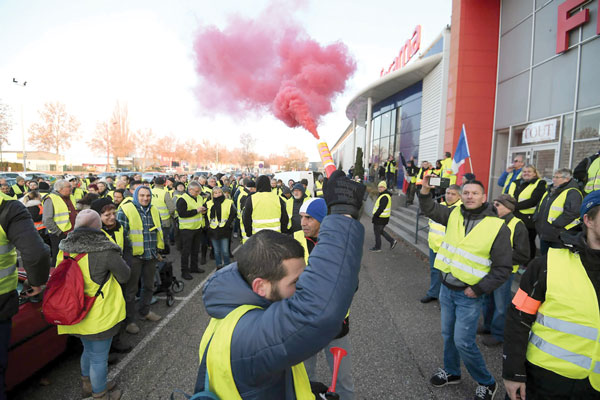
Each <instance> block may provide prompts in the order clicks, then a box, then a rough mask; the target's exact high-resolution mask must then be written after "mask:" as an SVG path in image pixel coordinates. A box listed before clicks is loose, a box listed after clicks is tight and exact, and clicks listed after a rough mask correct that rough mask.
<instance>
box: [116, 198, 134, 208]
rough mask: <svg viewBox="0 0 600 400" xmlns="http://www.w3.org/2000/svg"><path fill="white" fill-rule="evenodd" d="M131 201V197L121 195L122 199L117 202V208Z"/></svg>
mask: <svg viewBox="0 0 600 400" xmlns="http://www.w3.org/2000/svg"><path fill="white" fill-rule="evenodd" d="M132 201H133V198H132V197H123V201H122V202H121V204H119V208H121V207H123V206H124V205H125V204H127V203H131V202H132Z"/></svg>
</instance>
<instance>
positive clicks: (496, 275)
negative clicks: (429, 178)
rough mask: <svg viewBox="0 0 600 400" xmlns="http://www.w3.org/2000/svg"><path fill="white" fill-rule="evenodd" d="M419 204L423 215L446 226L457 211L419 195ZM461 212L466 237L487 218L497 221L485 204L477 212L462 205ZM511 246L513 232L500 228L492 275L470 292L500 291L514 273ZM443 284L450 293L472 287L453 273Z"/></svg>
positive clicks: (479, 294) (447, 276)
mask: <svg viewBox="0 0 600 400" xmlns="http://www.w3.org/2000/svg"><path fill="white" fill-rule="evenodd" d="M419 203H420V205H421V210H423V213H424V214H425V215H426V216H427V217H429V218H431V219H432V220H434V221H435V222H437V223H439V224H442V225H444V226H446V225H447V224H448V218H449V217H450V213H451V212H452V211H453V210H454V207H451V208H448V207H446V206H443V205H441V204H439V203H437V202H435V201H434V200H433V199H432V198H431V195H429V194H427V195H423V194H421V193H419ZM460 212H461V213H462V215H463V218H464V220H465V222H464V224H465V233H466V234H468V233H469V232H470V231H471V230H472V229H473V228H474V227H475V226H476V225H477V224H478V223H479V222H480V221H481V220H483V218H484V217H488V216H492V217H498V215H497V214H496V210H495V209H494V207H493V206H492V205H490V204H489V203H484V204H483V206H482V207H480V208H479V209H477V210H467V209H466V208H465V206H464V204H462V205H461V206H460ZM512 253H513V251H512V246H511V245H510V229H508V227H507V226H506V225H503V226H502V227H501V228H500V231H499V232H498V234H497V235H496V238H495V239H494V242H493V244H492V248H491V250H490V259H491V261H492V265H491V268H490V272H489V273H488V274H487V275H486V276H484V277H483V278H482V279H481V280H480V281H479V282H478V283H476V284H475V285H473V286H471V289H473V291H474V292H475V294H477V296H481V295H482V294H484V293H491V292H493V291H494V290H495V289H496V288H498V287H500V285H502V284H503V283H504V282H506V280H507V279H508V278H509V277H510V274H511V273H512ZM442 283H443V284H444V285H445V286H446V287H448V288H449V289H451V290H464V289H465V288H467V287H468V286H469V285H467V284H466V283H464V282H462V281H460V280H458V279H457V278H455V277H454V276H453V275H452V274H451V273H444V272H442Z"/></svg>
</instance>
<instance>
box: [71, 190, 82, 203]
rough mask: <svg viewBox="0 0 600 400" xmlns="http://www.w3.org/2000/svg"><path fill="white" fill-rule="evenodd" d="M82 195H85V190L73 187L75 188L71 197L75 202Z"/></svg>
mask: <svg viewBox="0 0 600 400" xmlns="http://www.w3.org/2000/svg"><path fill="white" fill-rule="evenodd" d="M83 196H85V192H84V191H83V189H81V188H75V190H73V198H74V199H75V202H76V203H77V200H81V199H83Z"/></svg>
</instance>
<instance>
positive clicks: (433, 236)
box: [427, 199, 462, 253]
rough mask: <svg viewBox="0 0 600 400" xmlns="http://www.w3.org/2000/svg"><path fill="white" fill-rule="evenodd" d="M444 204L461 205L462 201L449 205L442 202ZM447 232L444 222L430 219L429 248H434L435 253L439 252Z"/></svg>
mask: <svg viewBox="0 0 600 400" xmlns="http://www.w3.org/2000/svg"><path fill="white" fill-rule="evenodd" d="M440 204H441V205H443V206H447V207H460V205H461V204H462V201H461V200H460V199H459V200H457V201H456V203H454V204H452V205H451V206H448V204H446V202H445V201H444V202H442V203H440ZM445 234H446V227H445V226H444V225H442V224H438V223H437V222H435V221H434V220H432V219H431V218H430V219H429V234H428V235H427V241H428V242H429V248H430V249H431V250H433V252H434V253H437V252H438V249H439V248H440V246H441V245H442V242H443V241H444V235H445Z"/></svg>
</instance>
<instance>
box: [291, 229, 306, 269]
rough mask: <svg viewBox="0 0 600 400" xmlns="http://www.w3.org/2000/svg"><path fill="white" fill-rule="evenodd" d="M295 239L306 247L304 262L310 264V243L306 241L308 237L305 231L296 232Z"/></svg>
mask: <svg viewBox="0 0 600 400" xmlns="http://www.w3.org/2000/svg"><path fill="white" fill-rule="evenodd" d="M294 239H296V240H297V241H298V243H300V244H301V245H302V248H303V249H304V262H305V263H306V264H308V244H307V243H306V237H304V231H303V230H299V231H296V232H294Z"/></svg>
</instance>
